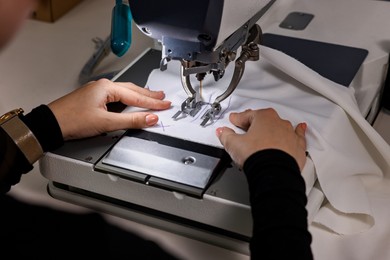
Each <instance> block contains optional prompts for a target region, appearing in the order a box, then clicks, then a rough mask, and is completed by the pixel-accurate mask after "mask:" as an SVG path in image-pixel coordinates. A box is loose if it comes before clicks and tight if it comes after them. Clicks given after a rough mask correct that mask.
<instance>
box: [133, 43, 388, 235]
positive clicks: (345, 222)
mask: <svg viewBox="0 0 390 260" xmlns="http://www.w3.org/2000/svg"><path fill="white" fill-rule="evenodd" d="M260 57H261V58H260V60H259V61H256V62H253V61H248V62H247V63H246V68H245V72H244V75H243V77H242V79H241V81H240V83H239V85H238V87H237V89H236V90H235V91H234V92H233V94H232V95H230V96H229V98H227V99H226V100H224V101H223V102H221V106H222V110H221V112H220V113H219V115H217V116H216V117H215V119H214V120H212V121H210V122H209V123H208V124H206V126H205V127H203V126H201V125H200V124H201V122H202V115H203V114H204V113H205V111H206V110H207V109H209V108H210V104H212V103H213V101H214V100H215V98H216V97H217V96H219V95H220V94H222V92H223V91H224V90H225V89H226V88H227V86H228V85H229V82H230V80H231V75H233V71H232V70H233V69H234V68H233V67H234V66H232V65H231V66H229V67H228V68H227V70H226V72H225V76H224V77H223V78H222V79H220V80H219V81H217V82H215V81H214V79H213V77H212V76H206V78H205V79H204V80H203V82H202V87H200V85H199V82H197V81H196V80H193V82H192V83H193V86H195V88H196V90H197V93H199V95H200V98H201V99H202V100H203V101H204V105H203V106H202V109H201V111H200V112H199V113H198V114H196V115H195V116H194V117H192V116H189V115H188V116H183V115H182V116H179V118H178V119H176V120H175V119H173V118H172V116H173V115H174V114H175V113H176V112H177V111H179V110H180V108H181V104H182V102H183V101H184V100H185V99H186V98H187V95H186V93H185V92H184V91H183V89H182V85H181V80H180V63H179V62H176V61H171V62H170V63H169V64H168V70H166V71H163V72H162V71H160V70H154V71H153V72H152V73H151V74H150V76H149V79H148V82H147V85H146V87H148V88H150V89H153V90H164V91H165V93H166V99H167V100H171V101H172V108H171V109H169V110H165V111H157V112H156V114H158V115H159V118H160V120H159V123H158V124H157V125H156V126H155V127H152V128H147V129H146V130H147V131H151V132H158V133H161V134H165V135H169V136H174V137H178V138H182V139H185V140H191V141H194V142H198V143H203V144H208V145H212V146H216V147H222V145H221V144H220V142H219V140H218V139H217V137H216V136H215V129H216V128H217V127H219V126H229V127H231V128H233V129H235V131H236V132H239V133H242V130H241V129H239V128H237V127H235V126H233V125H232V124H231V123H230V122H229V119H228V114H229V113H230V112H239V111H243V110H245V109H259V108H267V107H273V108H274V109H275V110H276V111H277V112H278V113H279V115H280V116H281V117H282V118H285V119H288V120H290V121H291V122H292V124H293V125H296V124H298V123H300V122H306V123H307V124H308V130H307V134H306V137H307V150H308V151H309V153H310V156H311V159H312V161H313V163H314V167H315V172H316V175H317V178H318V187H317V189H316V191H317V190H318V191H321V190H322V192H323V194H324V195H325V198H326V200H327V201H328V203H327V204H326V205H324V206H322V207H321V208H320V209H319V211H318V213H317V214H315V216H310V217H311V218H312V219H313V222H315V223H319V224H320V225H323V226H325V227H326V228H327V229H329V230H333V231H334V232H336V233H339V234H352V233H356V232H361V231H363V230H365V229H368V228H370V227H371V226H372V225H373V224H374V222H375V219H374V218H373V215H372V212H371V208H370V203H369V199H368V194H367V192H366V191H365V187H364V184H363V182H362V181H361V179H360V178H361V176H365V175H368V176H377V177H378V178H382V177H383V176H389V170H390V147H389V145H388V144H387V143H386V142H385V141H384V140H383V138H382V137H381V136H380V135H379V134H378V133H377V132H376V131H375V130H374V129H373V128H372V126H371V125H370V124H369V123H368V122H367V121H366V120H365V119H364V117H363V116H362V115H361V113H360V111H359V109H358V106H357V104H356V100H355V98H354V91H353V89H350V88H346V87H344V86H341V85H339V84H336V83H334V82H332V81H330V80H328V79H326V78H324V77H322V76H321V75H319V74H318V73H316V72H314V71H313V70H311V69H310V68H308V67H306V66H305V65H304V64H302V63H300V62H299V61H297V60H295V59H294V58H292V57H290V56H288V55H286V54H284V53H282V52H280V51H277V50H274V49H271V48H268V47H265V46H261V47H260ZM127 110H130V111H133V110H137V109H135V108H130V107H129V108H127ZM317 194H319V193H317ZM313 196H314V195H313Z"/></svg>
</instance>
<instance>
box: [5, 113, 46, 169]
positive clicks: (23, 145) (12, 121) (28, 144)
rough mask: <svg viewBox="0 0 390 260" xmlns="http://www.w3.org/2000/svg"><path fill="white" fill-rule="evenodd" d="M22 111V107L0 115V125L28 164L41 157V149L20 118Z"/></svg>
mask: <svg viewBox="0 0 390 260" xmlns="http://www.w3.org/2000/svg"><path fill="white" fill-rule="evenodd" d="M23 112H24V111H23V109H22V108H18V109H14V110H11V111H9V112H8V113H5V114H4V115H2V116H0V127H1V128H3V129H4V131H5V132H6V133H7V134H8V135H9V136H10V137H11V139H12V140H13V141H14V143H15V144H16V145H17V146H18V147H19V149H20V151H22V153H23V154H24V156H25V157H26V158H27V160H28V161H29V162H30V164H33V163H35V162H36V161H38V159H39V158H41V156H42V155H43V150H42V146H41V144H40V143H39V141H38V139H37V138H36V137H35V135H34V134H33V132H31V130H30V129H29V128H28V127H27V126H26V124H25V123H24V122H23V121H22V120H21V119H20V117H19V116H20V115H22V114H23Z"/></svg>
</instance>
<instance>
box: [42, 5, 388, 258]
mask: <svg viewBox="0 0 390 260" xmlns="http://www.w3.org/2000/svg"><path fill="white" fill-rule="evenodd" d="M129 2H130V6H131V11H132V13H133V17H134V21H135V22H136V23H137V26H139V28H140V29H141V31H143V32H144V33H145V34H147V35H149V36H150V37H152V38H154V39H156V40H158V41H159V42H160V43H161V46H162V49H161V50H159V49H146V50H145V52H144V53H143V54H142V55H141V56H140V57H139V58H138V59H137V60H136V61H134V62H131V63H130V64H129V66H128V67H126V68H125V69H123V71H121V72H120V73H119V74H118V75H117V76H116V77H115V78H114V79H113V80H115V81H131V82H134V83H136V84H138V85H141V86H144V85H145V83H146V80H147V77H148V75H149V73H150V72H151V71H152V70H153V69H156V68H160V69H162V70H164V69H166V66H169V62H171V61H176V62H180V64H181V71H180V73H178V77H180V78H181V81H182V86H183V89H184V91H185V93H186V94H187V96H188V97H187V98H186V99H185V100H183V103H182V104H181V109H180V110H179V111H176V113H175V114H173V115H172V116H173V117H174V118H176V119H177V120H180V118H181V117H182V116H193V115H194V114H196V113H198V112H199V107H200V106H202V105H204V104H202V102H201V100H199V96H198V92H199V88H200V85H201V84H202V80H203V79H204V77H206V76H210V75H208V74H212V76H213V77H214V79H215V81H218V80H220V79H221V77H228V76H229V77H230V76H231V75H225V73H224V72H225V69H226V68H227V67H228V66H235V70H234V73H233V76H232V80H231V82H230V84H229V85H228V86H227V88H226V91H225V92H224V93H222V94H221V95H220V96H218V97H217V98H216V99H215V100H214V101H213V102H212V104H211V106H210V109H209V110H207V112H206V113H205V114H204V115H203V116H202V118H203V120H202V121H201V122H200V125H201V126H202V127H208V122H210V121H212V120H213V118H214V116H215V115H217V114H218V113H219V111H220V104H221V102H223V101H224V100H225V99H226V98H227V97H228V96H229V95H231V93H232V92H233V91H234V90H235V89H236V87H238V88H239V82H240V79H241V76H242V75H243V73H245V62H246V61H248V62H249V61H250V62H256V60H257V59H258V58H260V59H261V53H260V54H259V53H258V49H257V47H258V46H257V45H258V44H264V45H267V46H270V47H273V48H278V49H280V50H283V51H285V52H287V53H288V54H290V55H291V56H296V57H299V58H300V59H301V60H302V62H303V63H305V62H306V63H307V65H308V66H312V67H313V69H314V70H317V72H319V73H323V74H324V75H325V76H326V77H328V78H330V79H332V80H334V81H336V82H338V83H340V84H342V85H344V86H345V87H349V88H353V89H354V91H355V93H356V99H357V101H358V105H359V108H360V110H361V112H362V114H363V115H364V116H366V118H367V120H368V121H370V122H372V121H373V120H374V119H375V116H376V113H377V112H378V108H379V107H378V106H379V101H380V94H381V91H382V86H383V82H384V79H385V74H386V72H387V66H388V53H387V52H386V51H385V50H384V49H383V47H382V46H381V44H382V43H383V42H384V41H386V40H387V41H388V40H389V39H390V31H389V30H388V28H387V23H386V20H387V13H388V11H389V10H388V9H390V6H388V8H387V9H386V8H385V9H383V8H378V6H377V4H376V3H375V1H372V2H371V1H357V0H342V1H340V0H332V1H329V0H328V1H324V0H307V1H306V0H296V1H287V0H286V1H284V0H278V1H256V0H250V1H249V0H248V1H243V2H240V3H239V4H237V1H235V0H225V1H215V0H213V1H196V3H191V5H194V6H193V7H194V8H193V9H192V8H189V7H188V6H182V1H173V2H174V4H172V5H171V4H170V5H167V6H165V5H164V4H165V2H164V1H158V3H156V2H153V3H148V2H149V1H129ZM151 4H153V5H154V6H155V7H154V8H153V9H154V10H158V11H159V12H160V13H161V14H163V16H162V17H159V14H158V13H153V12H151V10H150V8H149V7H150V5H151ZM156 5H158V6H156ZM149 12H150V13H149ZM370 13H375V17H376V18H377V20H375V21H373V20H372V14H371V15H370ZM352 14H353V15H352ZM176 19H177V20H176ZM378 20H379V22H378ZM359 28H370V30H371V32H372V33H373V34H375V37H367V36H366V35H362V34H361V33H359V32H357V31H358V30H359ZM352 29H355V30H356V33H355V32H352V31H351V30H352ZM206 32H207V33H206ZM291 46H301V47H300V48H298V47H297V48H296V49H294V48H292V49H291V48H290V47H291ZM310 49H311V50H314V54H315V53H317V54H320V53H321V52H322V51H324V50H327V51H331V53H333V54H334V55H333V56H332V55H331V56H332V57H333V58H336V59H338V60H337V61H338V62H335V61H334V60H333V61H332V59H331V57H330V56H329V55H328V58H329V60H327V62H330V64H328V66H326V64H322V61H323V60H320V63H321V64H320V65H321V66H316V65H319V60H318V57H316V55H314V56H313V53H311V54H310V55H305V53H307V51H308V50H310ZM239 51H241V52H240V55H236V54H237V52H239ZM344 55H347V56H344ZM321 59H322V57H321ZM233 62H234V65H233V64H231V63H233ZM343 62H346V64H347V65H348V66H345V63H344V65H342V64H343ZM324 63H325V62H324ZM322 65H323V66H322ZM338 65H339V66H342V67H337V66H338ZM332 69H333V70H332ZM340 69H345V71H344V70H343V73H341V75H340V74H339V73H337V72H338V71H340ZM193 76H195V78H196V80H195V82H196V83H195V84H196V86H194V83H193V82H194V81H192V79H190V77H193ZM112 105H113V106H111V107H110V109H111V110H114V111H118V112H120V111H122V109H123V107H122V106H121V104H112ZM40 169H41V172H42V174H43V176H44V177H45V178H47V179H48V180H49V184H48V192H49V193H50V195H51V196H53V197H55V198H58V199H61V200H65V201H69V202H72V203H75V204H80V205H84V206H87V207H91V208H94V209H98V210H100V211H104V212H109V213H112V214H115V215H118V216H121V217H124V218H128V219H132V220H135V221H139V222H141V223H146V224H148V225H152V226H157V227H160V228H163V229H167V230H170V231H173V232H175V233H178V234H182V235H185V236H190V237H193V238H196V239H200V240H203V241H206V242H209V243H213V244H216V245H219V246H222V247H226V248H229V249H233V250H237V251H239V252H244V253H248V246H247V243H248V241H249V239H250V236H251V230H252V219H251V214H250V206H249V199H248V198H249V196H248V191H247V184H246V179H245V176H244V175H243V173H242V172H241V171H240V169H238V168H237V167H236V166H235V165H234V164H232V163H231V161H230V158H229V157H228V156H227V154H226V153H225V152H224V151H223V149H219V148H216V147H211V146H208V145H204V144H199V143H194V142H191V141H188V140H187V141H186V140H183V139H179V138H174V137H168V136H163V135H160V134H155V133H151V132H148V131H143V130H127V131H125V130H123V131H116V132H112V133H107V134H105V135H101V136H98V137H94V138H88V139H85V140H77V141H69V142H66V143H65V145H64V146H63V147H62V148H60V149H58V150H56V151H53V152H50V153H47V154H46V155H45V157H44V158H43V159H42V160H41V161H40ZM305 172H307V176H313V175H315V170H314V167H313V166H312V165H308V167H307V169H305ZM172 173H173V174H172ZM311 181H313V182H314V181H315V180H311Z"/></svg>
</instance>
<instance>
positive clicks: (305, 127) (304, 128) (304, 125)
mask: <svg viewBox="0 0 390 260" xmlns="http://www.w3.org/2000/svg"><path fill="white" fill-rule="evenodd" d="M300 125H301V127H302V129H303V130H304V131H306V129H307V124H306V123H300Z"/></svg>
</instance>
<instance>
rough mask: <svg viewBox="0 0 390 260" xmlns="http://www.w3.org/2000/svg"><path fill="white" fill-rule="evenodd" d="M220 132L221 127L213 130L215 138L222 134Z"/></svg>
mask: <svg viewBox="0 0 390 260" xmlns="http://www.w3.org/2000/svg"><path fill="white" fill-rule="evenodd" d="M222 131H223V128H222V127H218V128H217V129H216V130H215V134H216V135H217V137H219V136H220V135H221V134H222Z"/></svg>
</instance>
